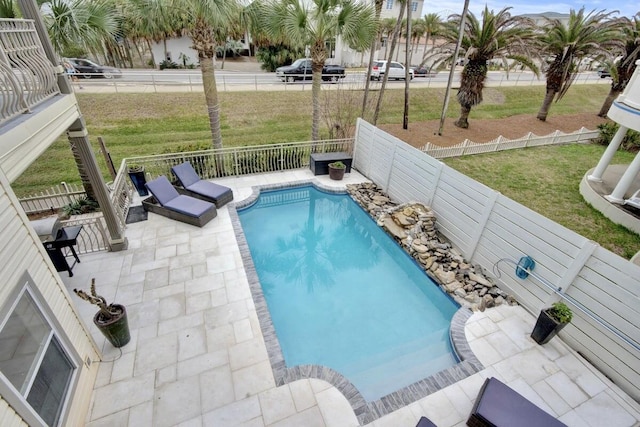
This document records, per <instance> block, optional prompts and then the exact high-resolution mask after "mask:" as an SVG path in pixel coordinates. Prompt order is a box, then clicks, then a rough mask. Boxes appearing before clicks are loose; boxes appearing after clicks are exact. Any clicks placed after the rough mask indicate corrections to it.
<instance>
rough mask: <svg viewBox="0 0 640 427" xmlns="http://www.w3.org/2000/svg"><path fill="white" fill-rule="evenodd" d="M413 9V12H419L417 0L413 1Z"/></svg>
mask: <svg viewBox="0 0 640 427" xmlns="http://www.w3.org/2000/svg"><path fill="white" fill-rule="evenodd" d="M411 11H412V12H417V11H418V2H417V1H412V2H411Z"/></svg>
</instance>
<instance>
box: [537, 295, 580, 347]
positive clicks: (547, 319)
mask: <svg viewBox="0 0 640 427" xmlns="http://www.w3.org/2000/svg"><path fill="white" fill-rule="evenodd" d="M572 317H573V313H572V312H571V309H570V308H569V307H568V306H567V304H565V303H564V302H562V301H557V302H554V303H553V304H552V305H551V307H549V308H545V309H542V310H541V311H540V315H539V316H538V320H537V321H536V325H535V326H534V328H533V332H532V333H531V338H533V340H534V341H535V342H537V343H538V344H546V343H548V342H549V340H550V339H551V338H553V337H554V336H555V335H556V334H557V333H558V332H559V331H560V330H561V329H562V328H564V327H565V326H566V325H567V324H568V323H569V322H571V318H572Z"/></svg>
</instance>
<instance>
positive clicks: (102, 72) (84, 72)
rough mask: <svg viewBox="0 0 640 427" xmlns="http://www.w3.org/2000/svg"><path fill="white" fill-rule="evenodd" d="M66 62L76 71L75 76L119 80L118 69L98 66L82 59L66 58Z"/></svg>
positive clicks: (120, 73) (120, 75) (119, 72)
mask: <svg viewBox="0 0 640 427" xmlns="http://www.w3.org/2000/svg"><path fill="white" fill-rule="evenodd" d="M67 61H69V62H70V63H71V65H73V68H75V69H76V74H77V75H78V76H80V77H82V78H85V79H91V78H105V79H112V78H114V77H115V78H120V77H122V71H120V69H119V68H115V67H109V66H107V65H99V64H96V63H95V62H93V61H90V60H88V59H83V58H67Z"/></svg>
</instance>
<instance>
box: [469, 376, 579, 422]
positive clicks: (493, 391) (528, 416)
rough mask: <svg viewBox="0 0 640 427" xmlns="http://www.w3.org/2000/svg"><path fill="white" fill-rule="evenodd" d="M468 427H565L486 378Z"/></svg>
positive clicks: (528, 402) (491, 379)
mask: <svg viewBox="0 0 640 427" xmlns="http://www.w3.org/2000/svg"><path fill="white" fill-rule="evenodd" d="M467 425H468V426H470V427H513V426H517V427H566V425H565V424H564V423H562V422H560V421H558V420H557V419H556V418H554V417H552V416H551V415H549V414H547V413H546V412H545V411H543V410H542V409H540V408H538V407H537V406H536V405H534V404H533V403H531V402H530V401H528V400H527V399H525V398H524V397H523V396H522V395H521V394H519V393H518V392H516V391H515V390H513V389H512V388H511V387H509V386H507V385H506V384H504V383H502V382H500V381H499V380H497V379H495V378H487V379H486V380H485V382H484V384H483V385H482V388H481V389H480V392H479V393H478V398H477V399H476V403H475V404H474V405H473V409H472V410H471V416H470V417H469V419H468V420H467Z"/></svg>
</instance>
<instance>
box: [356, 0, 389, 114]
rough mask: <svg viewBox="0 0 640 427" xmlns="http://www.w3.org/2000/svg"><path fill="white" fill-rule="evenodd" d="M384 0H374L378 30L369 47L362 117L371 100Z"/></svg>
mask: <svg viewBox="0 0 640 427" xmlns="http://www.w3.org/2000/svg"><path fill="white" fill-rule="evenodd" d="M383 2H384V0H375V1H374V4H373V6H374V9H375V13H376V16H375V19H376V23H378V29H377V32H376V37H375V38H374V39H373V40H372V41H371V47H370V48H369V64H368V66H367V74H366V75H365V79H364V96H363V98H362V112H361V113H360V117H364V113H365V111H366V109H367V103H368V101H369V88H370V87H371V70H372V68H373V61H375V59H374V55H375V52H376V50H377V48H378V43H379V42H380V35H381V28H380V14H381V13H382V4H383Z"/></svg>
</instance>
